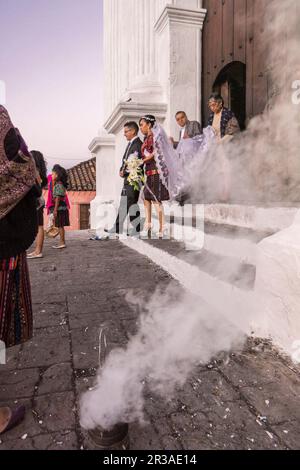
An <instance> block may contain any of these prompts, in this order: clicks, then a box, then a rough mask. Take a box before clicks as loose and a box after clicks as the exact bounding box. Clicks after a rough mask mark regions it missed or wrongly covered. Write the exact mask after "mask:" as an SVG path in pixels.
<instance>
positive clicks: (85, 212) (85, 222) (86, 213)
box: [80, 204, 91, 230]
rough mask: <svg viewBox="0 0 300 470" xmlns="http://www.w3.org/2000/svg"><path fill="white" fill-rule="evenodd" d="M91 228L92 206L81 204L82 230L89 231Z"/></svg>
mask: <svg viewBox="0 0 300 470" xmlns="http://www.w3.org/2000/svg"><path fill="white" fill-rule="evenodd" d="M90 226H91V225H90V205H89V204H80V230H88V229H89V228H90Z"/></svg>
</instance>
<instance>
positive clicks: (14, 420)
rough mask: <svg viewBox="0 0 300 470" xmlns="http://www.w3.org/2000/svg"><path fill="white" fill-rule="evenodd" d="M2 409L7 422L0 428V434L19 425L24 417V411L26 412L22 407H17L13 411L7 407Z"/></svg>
mask: <svg viewBox="0 0 300 470" xmlns="http://www.w3.org/2000/svg"><path fill="white" fill-rule="evenodd" d="M2 409H3V410H5V411H6V412H7V422H6V424H5V425H4V426H3V425H2V426H0V434H3V433H5V432H7V431H10V430H11V429H13V428H14V427H15V426H17V425H18V424H19V423H21V421H23V419H24V417H25V411H26V409H25V406H24V405H21V406H18V407H17V408H15V409H14V410H12V409H11V408H9V407H5V408H2Z"/></svg>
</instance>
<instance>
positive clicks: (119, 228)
mask: <svg viewBox="0 0 300 470" xmlns="http://www.w3.org/2000/svg"><path fill="white" fill-rule="evenodd" d="M138 133H139V127H138V125H137V123H136V122H134V121H131V122H127V123H126V124H125V126H124V136H125V138H126V139H127V142H128V145H127V148H126V151H125V153H124V155H123V159H122V165H121V168H120V177H121V178H124V186H123V189H122V194H121V204H120V208H119V213H118V217H117V220H116V222H115V225H114V227H113V228H112V229H111V230H105V231H106V232H107V233H109V234H120V233H122V232H123V225H124V222H125V220H126V217H127V215H128V213H129V218H130V222H131V224H132V225H133V227H134V231H135V232H136V233H140V231H141V220H140V216H141V214H140V211H139V206H138V200H139V196H140V191H136V190H135V189H134V188H133V186H131V185H130V184H129V183H128V176H129V173H128V171H127V165H126V161H127V159H128V157H129V156H130V155H132V154H133V153H136V154H137V157H138V158H140V159H142V152H141V149H142V145H143V144H142V141H141V139H140V138H139V136H138Z"/></svg>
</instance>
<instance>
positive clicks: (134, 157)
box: [126, 152, 145, 191]
mask: <svg viewBox="0 0 300 470" xmlns="http://www.w3.org/2000/svg"><path fill="white" fill-rule="evenodd" d="M142 165H143V160H141V159H140V158H139V155H138V152H134V153H132V154H131V155H129V157H128V159H127V160H126V166H127V171H128V173H129V176H128V177H127V181H128V183H129V184H130V186H133V188H134V189H135V191H140V189H141V186H142V185H143V184H144V183H145V177H144V172H143V169H142Z"/></svg>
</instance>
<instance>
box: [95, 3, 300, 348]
mask: <svg viewBox="0 0 300 470" xmlns="http://www.w3.org/2000/svg"><path fill="white" fill-rule="evenodd" d="M278 3H279V2H277V0H126V1H124V0H104V69H105V90H104V99H105V119H104V123H103V126H102V128H101V129H100V130H99V135H98V136H96V137H95V139H94V140H93V141H92V143H91V144H90V151H91V152H92V154H93V155H94V156H95V157H96V167H97V195H96V198H95V199H94V200H93V201H92V203H91V221H92V228H94V229H99V228H101V221H102V222H103V213H104V212H105V210H106V209H105V208H107V207H108V206H111V205H114V204H115V205H117V204H118V201H119V198H120V189H121V185H122V180H121V179H120V178H119V168H120V162H121V158H122V155H123V153H124V150H125V147H126V141H125V139H124V136H123V126H124V124H125V123H126V121H128V120H135V121H138V120H139V118H140V117H142V115H144V114H154V115H155V116H156V117H157V118H158V120H160V121H161V122H162V123H163V125H164V127H165V129H166V130H167V132H168V133H169V135H170V136H177V135H178V129H177V126H176V123H175V118H174V116H175V113H176V111H178V110H185V111H186V112H187V114H188V116H189V118H190V119H197V120H199V121H202V123H203V125H206V124H207V117H208V110H207V100H208V97H209V95H210V93H211V92H212V91H219V92H221V93H222V95H223V96H224V98H225V103H226V105H227V106H229V107H230V108H232V109H233V111H234V112H235V113H236V115H237V117H238V119H239V122H240V125H241V127H242V128H246V127H247V124H248V122H249V121H250V120H251V119H252V118H253V117H254V116H257V115H259V114H261V113H263V112H264V110H265V109H266V107H268V106H270V109H271V108H272V100H273V98H274V101H275V98H276V97H278V95H279V94H280V85H287V88H288V94H287V95H286V100H285V105H284V106H286V108H287V107H289V106H291V98H290V95H291V82H290V80H291V76H293V77H294V79H295V80H296V79H298V80H299V79H300V75H299V74H300V64H299V54H298V55H295V54H294V55H292V54H290V50H288V48H286V47H285V44H287V40H288V37H289V35H290V34H293V35H294V37H293V38H292V39H291V40H289V45H291V46H292V48H294V49H295V48H296V50H297V51H298V50H299V49H297V47H300V29H299V27H298V25H297V21H296V20H297V18H300V12H299V8H300V2H299V1H296V0H287V4H288V6H289V8H288V9H287V13H286V18H284V14H285V13H284V12H283V10H282V9H281V10H280V15H277V14H276V12H275V14H274V12H273V16H272V17H270V18H267V22H266V19H265V13H266V9H267V7H269V6H270V5H272V4H274V5H275V4H276V5H278ZM277 11H278V10H277ZM278 16H279V17H280V21H282V23H281V25H280V24H279V23H278ZM272 22H273V23H274V25H276V27H278V28H279V29H281V36H280V37H279V38H278V36H277V37H276V44H277V46H278V44H279V45H282V47H280V48H279V49H280V50H279V55H277V54H276V53H275V54H273V55H272V54H271V55H270V54H269V52H270V51H269V50H268V48H269V46H270V44H266V42H265V36H264V29H265V27H266V25H267V27H268V29H270V31H271V29H272ZM283 24H284V27H282V25H283ZM286 25H289V27H288V28H286ZM270 26H271V27H270ZM297 35H298V36H297ZM272 37H273V36H272V31H271V33H270V35H269V38H270V40H271V41H272ZM275 49H276V48H275ZM277 50H278V47H277V49H276V51H277ZM267 58H268V59H267ZM294 58H296V60H294ZM297 61H298V62H297ZM296 62H297V63H298V68H297V65H296V64H295V67H294V63H296ZM276 69H278V70H279V72H280V75H281V77H280V79H279V81H277V80H276V78H277V77H276V75H277V76H278V73H277V71H276ZM274 70H275V72H274ZM282 72H284V73H282ZM274 77H276V78H275V79H274ZM284 106H283V108H282V109H283V110H286V108H284ZM298 109H299V107H298ZM292 116H293V118H292ZM258 119H259V118H258ZM273 119H274V115H273ZM280 119H282V116H281V114H280V113H279V114H278V116H276V114H275V120H276V121H280ZM297 119H298V118H297V112H296V109H295V108H294V109H293V110H292V112H291V114H290V119H287V120H286V122H283V127H282V128H280V129H279V132H278V133H277V134H276V132H275V131H274V129H271V130H272V132H271V133H270V137H272V138H276V139H278V143H279V145H280V144H281V140H282V137H284V136H285V135H292V138H293V142H294V146H291V145H290V146H289V147H288V148H287V149H286V151H285V152H283V153H281V152H277V154H276V158H277V160H276V158H275V157H274V158H273V155H266V154H265V153H263V154H261V153H260V152H257V155H254V158H253V159H251V164H252V168H253V172H254V173H255V175H254V176H255V177H254V180H255V183H254V185H253V193H255V192H256V191H257V190H260V183H261V185H262V186H263V185H264V184H265V183H266V182H267V185H266V187H269V190H268V191H264V193H265V195H266V196H267V199H268V198H269V199H268V200H267V201H264V202H267V203H270V202H273V207H272V208H271V209H269V208H268V204H266V205H265V207H258V206H259V203H258V200H255V199H254V200H253V201H252V203H251V204H248V205H246V203H245V204H242V203H240V204H237V203H236V204H217V203H216V204H212V205H207V206H205V219H206V220H208V221H210V222H213V223H214V224H220V225H223V224H227V225H233V226H239V227H241V228H243V229H245V228H246V229H247V230H250V231H253V232H254V233H255V232H257V231H260V232H268V231H269V232H270V233H275V234H274V235H273V236H270V237H266V238H265V239H264V240H263V241H262V242H260V243H259V244H258V246H257V249H256V263H255V268H256V281H255V287H254V291H253V297H254V298H255V299H256V300H257V301H258V304H257V306H256V310H257V312H258V313H259V315H258V321H257V325H256V326H255V328H254V330H255V332H256V333H257V334H261V335H262V336H266V337H271V338H272V339H274V341H275V343H276V344H278V345H279V346H281V347H283V348H284V349H285V351H287V352H288V353H292V351H293V345H294V344H296V343H295V341H296V342H297V340H299V338H300V316H299V312H298V311H299V294H298V292H299V289H296V288H294V284H293V282H298V283H299V266H300V242H299V240H300V216H299V214H298V207H297V204H295V202H297V201H298V203H299V199H300V191H299V187H300V168H299V156H298V152H299V145H298V143H299V135H300V129H299V131H297V125H296V124H295V122H296V120H297ZM255 121H256V122H257V120H255ZM266 121H267V120H264V122H265V123H266ZM252 122H253V121H252ZM297 122H298V123H299V122H300V120H299V121H297ZM250 127H251V126H249V128H250ZM275 127H276V126H275ZM291 128H292V129H293V131H294V134H291V132H290V129H291ZM265 129H266V132H268V127H267V125H266V126H265ZM246 134H247V133H246ZM254 139H255V134H254ZM253 142H254V143H257V142H256V141H255V140H254V141H253ZM258 145H259V142H258ZM266 148H267V147H266ZM274 148H275V147H274ZM280 148H281V147H280ZM241 153H243V152H242V151H241ZM250 153H251V152H250ZM270 153H271V154H272V152H270ZM265 158H266V160H264V159H265ZM268 158H269V161H267V159H268ZM265 163H267V164H266V165H265ZM272 172H273V177H274V175H275V176H276V178H277V179H276V181H278V182H279V189H278V191H277V187H276V186H275V185H273V186H274V188H273V187H272V185H271V184H270V173H272ZM237 176H239V175H237ZM291 181H292V183H293V184H292V186H291ZM291 188H292V190H293V197H292V198H291V194H292V193H291ZM272 192H273V193H274V192H275V197H277V196H278V199H277V201H279V202H278V203H277V206H276V203H275V205H274V199H271V197H270V195H271V194H272ZM285 193H286V195H287V197H285V196H284V194H285ZM282 195H283V196H282ZM283 201H285V203H284V204H282V202H283ZM216 202H217V201H216ZM280 204H282V206H280ZM287 205H288V206H290V207H288V208H287V207H286V206H287ZM293 206H294V207H293ZM111 222H112V223H113V220H112V221H111ZM233 242H234V240H233ZM290 280H293V282H291V281H290ZM213 281H214V280H213V279H212V282H213ZM251 295H252V293H251ZM251 299H252V300H253V298H252V297H251Z"/></svg>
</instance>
